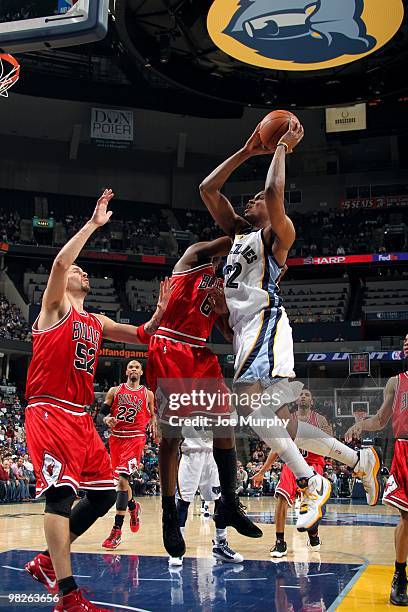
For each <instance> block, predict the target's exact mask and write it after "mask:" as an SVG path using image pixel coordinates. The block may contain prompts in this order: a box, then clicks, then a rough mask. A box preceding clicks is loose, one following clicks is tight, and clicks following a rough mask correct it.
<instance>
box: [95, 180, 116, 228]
mask: <svg viewBox="0 0 408 612" xmlns="http://www.w3.org/2000/svg"><path fill="white" fill-rule="evenodd" d="M114 196H115V194H114V193H113V191H112V189H105V191H104V192H103V194H102V195H101V197H100V198H99V200H98V201H97V203H96V206H95V210H94V212H93V215H92V218H91V221H92V222H93V223H95V225H97V226H98V227H102V225H105V224H106V223H107V222H108V221H109V219H110V218H111V216H112V214H113V211H112V210H108V205H109V202H110V201H111V199H112V198H113V197H114Z"/></svg>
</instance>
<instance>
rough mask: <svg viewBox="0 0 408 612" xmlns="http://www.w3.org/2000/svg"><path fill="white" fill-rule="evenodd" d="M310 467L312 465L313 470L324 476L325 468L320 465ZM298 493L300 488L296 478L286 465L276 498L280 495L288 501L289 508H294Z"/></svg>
mask: <svg viewBox="0 0 408 612" xmlns="http://www.w3.org/2000/svg"><path fill="white" fill-rule="evenodd" d="M308 465H310V467H311V468H313V469H314V471H315V472H317V473H318V474H320V475H322V474H323V467H322V466H321V465H320V463H308ZM297 492H298V486H297V482H296V476H295V475H294V473H293V472H292V470H290V469H289V468H288V466H287V465H286V464H285V465H284V466H283V468H282V471H281V475H280V478H279V482H278V484H277V486H276V489H275V497H276V496H277V494H278V493H279V494H280V495H282V497H284V498H285V499H286V501H287V502H288V504H289V506H290V507H292V506H293V504H294V502H295V499H296V494H297Z"/></svg>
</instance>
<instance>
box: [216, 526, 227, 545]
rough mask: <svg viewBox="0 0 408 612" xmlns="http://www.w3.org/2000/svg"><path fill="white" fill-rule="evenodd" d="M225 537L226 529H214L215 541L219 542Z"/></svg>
mask: <svg viewBox="0 0 408 612" xmlns="http://www.w3.org/2000/svg"><path fill="white" fill-rule="evenodd" d="M226 539H227V529H218V527H217V528H216V530H215V543H216V544H221V542H224V541H225V540H226Z"/></svg>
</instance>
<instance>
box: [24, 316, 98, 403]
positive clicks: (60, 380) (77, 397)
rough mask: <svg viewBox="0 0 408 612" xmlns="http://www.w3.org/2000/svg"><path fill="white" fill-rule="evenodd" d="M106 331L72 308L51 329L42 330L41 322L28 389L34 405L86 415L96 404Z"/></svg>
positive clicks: (35, 332)
mask: <svg viewBox="0 0 408 612" xmlns="http://www.w3.org/2000/svg"><path fill="white" fill-rule="evenodd" d="M102 331H103V326H102V323H101V322H100V320H99V319H98V318H97V317H96V316H95V315H93V314H91V313H89V312H82V313H81V312H78V311H76V310H75V308H73V307H72V306H71V307H70V309H69V311H68V312H67V314H66V315H65V316H64V317H63V318H62V319H61V320H60V321H59V322H58V323H55V325H52V326H51V327H49V328H48V329H45V330H41V329H38V318H37V320H36V321H35V323H34V325H33V358H32V360H31V363H30V367H29V368H28V374H27V385H26V398H27V400H28V401H29V403H30V405H31V404H35V403H36V402H38V403H44V402H45V403H47V402H48V403H50V404H54V405H57V406H59V407H62V408H65V409H67V410H70V411H73V412H83V409H84V407H85V406H87V405H89V404H91V403H92V402H93V400H94V386H93V382H94V377H95V372H96V366H97V364H98V353H99V349H100V346H101V342H102Z"/></svg>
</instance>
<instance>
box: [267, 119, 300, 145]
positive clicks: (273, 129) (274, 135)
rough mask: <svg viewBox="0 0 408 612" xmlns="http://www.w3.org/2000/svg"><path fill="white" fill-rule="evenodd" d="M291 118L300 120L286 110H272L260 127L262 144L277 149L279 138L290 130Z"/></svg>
mask: <svg viewBox="0 0 408 612" xmlns="http://www.w3.org/2000/svg"><path fill="white" fill-rule="evenodd" d="M291 119H294V120H296V121H299V119H298V118H297V117H296V115H294V114H293V113H291V112H290V111H286V110H275V111H272V112H271V113H269V114H268V115H266V117H264V118H263V119H262V121H261V125H260V127H259V135H260V137H261V141H262V144H263V145H264V146H265V147H267V149H271V150H274V149H276V145H277V144H278V142H279V140H280V139H281V138H282V136H283V135H284V134H286V132H287V131H288V128H289V121H290V120H291Z"/></svg>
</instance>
